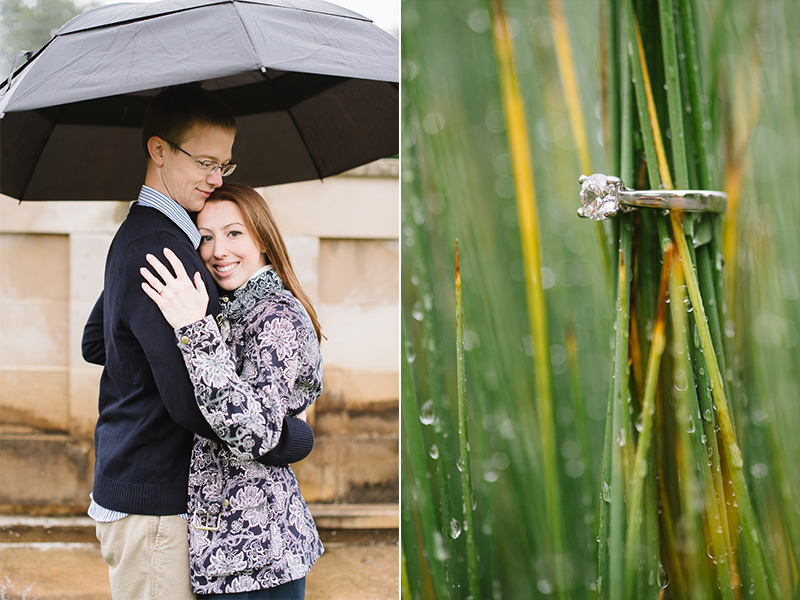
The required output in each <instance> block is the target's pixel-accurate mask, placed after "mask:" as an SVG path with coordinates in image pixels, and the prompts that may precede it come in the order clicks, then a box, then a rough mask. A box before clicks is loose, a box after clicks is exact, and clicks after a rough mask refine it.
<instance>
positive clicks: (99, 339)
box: [83, 204, 313, 515]
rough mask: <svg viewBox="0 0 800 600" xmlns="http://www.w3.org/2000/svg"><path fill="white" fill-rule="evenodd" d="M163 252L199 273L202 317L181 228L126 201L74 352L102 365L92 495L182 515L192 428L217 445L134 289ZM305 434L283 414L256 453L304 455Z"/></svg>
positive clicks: (212, 288) (158, 317) (277, 459)
mask: <svg viewBox="0 0 800 600" xmlns="http://www.w3.org/2000/svg"><path fill="white" fill-rule="evenodd" d="M164 248H170V249H171V250H172V251H173V252H175V254H176V255H177V256H178V258H180V259H181V261H182V262H183V264H184V266H185V268H186V272H187V273H188V274H189V276H190V277H191V276H193V274H194V273H195V272H196V271H199V272H200V273H201V274H202V277H203V280H204V282H205V284H206V288H207V289H208V292H209V307H208V314H215V315H216V313H217V312H218V309H219V299H218V296H217V288H216V285H215V283H214V281H213V279H212V278H211V275H210V274H209V273H208V270H207V269H206V268H205V266H204V265H203V263H202V262H201V260H200V257H199V255H198V254H197V251H196V250H195V249H194V247H193V246H192V244H191V242H190V241H189V239H188V238H187V237H186V234H185V233H183V231H181V229H180V228H179V227H178V226H177V225H176V224H175V223H173V222H172V221H171V220H170V219H169V218H168V217H167V216H165V215H164V214H162V213H161V212H159V211H158V210H156V209H153V208H148V207H143V206H139V205H137V204H134V205H133V206H132V207H131V210H130V213H129V214H128V217H127V219H126V220H125V222H124V223H123V224H122V225H121V226H120V228H119V231H117V234H116V236H115V237H114V241H113V242H112V243H111V247H110V249H109V252H108V258H107V260H106V272H105V290H104V292H103V294H102V295H101V297H100V300H98V303H97V305H96V306H95V309H94V310H93V311H92V315H91V316H90V318H89V322H88V323H87V325H86V329H85V330H84V338H83V354H84V358H85V359H86V360H87V361H89V362H93V363H97V364H104V365H105V368H104V369H103V375H102V377H101V380H100V399H99V411H100V416H99V418H98V421H97V427H96V429H95V453H96V462H95V473H94V489H93V498H94V500H95V502H97V503H98V504H99V505H101V506H103V507H104V508H108V509H111V510H116V511H120V512H126V513H133V514H140V515H174V514H180V513H183V512H186V501H187V496H188V474H189V458H190V452H191V447H192V439H193V433H198V434H200V435H202V436H203V437H206V438H210V439H213V440H215V441H218V438H217V437H216V435H215V434H214V433H213V431H212V429H211V427H210V426H209V425H208V423H206V421H205V419H204V418H203V415H202V413H201V412H200V409H199V408H198V407H197V403H196V402H195V397H194V390H193V388H192V384H191V382H190V381H189V376H188V374H187V372H186V366H185V365H184V363H183V358H182V357H181V354H180V351H179V350H178V348H177V346H176V343H175V334H174V332H173V330H172V327H170V325H169V324H168V323H167V322H166V320H165V319H164V317H163V316H162V314H161V311H160V310H159V308H158V306H156V304H155V302H153V301H152V300H150V298H148V297H147V295H146V294H145V293H144V291H142V287H141V284H142V281H143V278H142V276H141V274H140V273H139V269H140V267H144V266H149V265H148V263H147V261H146V260H145V255H146V254H148V253H150V254H154V255H155V256H156V257H158V258H159V259H160V260H161V261H162V262H163V263H164V264H167V265H168V264H169V263H168V262H167V260H166V259H165V258H164V255H163V249H164ZM312 445H313V435H312V434H311V429H310V428H309V427H308V425H307V424H306V423H305V422H303V421H302V420H300V419H294V418H287V419H285V420H284V427H283V431H282V435H281V440H280V442H279V444H278V447H277V448H275V449H274V450H272V451H271V452H270V453H269V454H267V455H265V456H264V457H262V459H261V460H260V462H264V463H265V464H281V463H285V462H293V461H296V460H300V459H302V458H304V457H305V456H307V455H308V453H309V452H310V451H311V446H312Z"/></svg>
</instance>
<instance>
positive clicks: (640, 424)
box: [636, 414, 644, 433]
mask: <svg viewBox="0 0 800 600" xmlns="http://www.w3.org/2000/svg"><path fill="white" fill-rule="evenodd" d="M642 429H644V414H640V415H639V417H638V418H637V419H636V431H638V432H640V433H641V431H642Z"/></svg>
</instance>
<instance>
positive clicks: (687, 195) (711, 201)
mask: <svg viewBox="0 0 800 600" xmlns="http://www.w3.org/2000/svg"><path fill="white" fill-rule="evenodd" d="M580 182H581V207H580V208H579V209H578V216H581V217H586V218H589V219H594V220H595V221H603V220H605V219H608V218H609V217H613V216H614V215H615V214H617V213H618V212H628V211H631V210H633V209H635V208H661V209H666V210H685V211H688V212H713V213H723V212H725V207H726V205H727V201H728V196H727V194H725V193H724V192H709V191H702V190H630V189H628V188H626V187H625V184H623V183H622V180H621V179H620V178H619V177H614V176H612V175H603V174H602V173H595V174H594V175H589V176H588V177H587V176H586V175H581V177H580Z"/></svg>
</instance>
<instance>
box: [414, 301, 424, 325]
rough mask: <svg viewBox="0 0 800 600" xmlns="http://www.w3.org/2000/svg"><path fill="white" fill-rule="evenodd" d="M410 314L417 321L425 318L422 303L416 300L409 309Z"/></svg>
mask: <svg viewBox="0 0 800 600" xmlns="http://www.w3.org/2000/svg"><path fill="white" fill-rule="evenodd" d="M411 316H412V317H414V319H415V320H417V321H422V319H424V318H425V315H424V314H423V313H422V305H421V304H420V302H419V301H417V302H416V303H415V304H414V308H413V309H411Z"/></svg>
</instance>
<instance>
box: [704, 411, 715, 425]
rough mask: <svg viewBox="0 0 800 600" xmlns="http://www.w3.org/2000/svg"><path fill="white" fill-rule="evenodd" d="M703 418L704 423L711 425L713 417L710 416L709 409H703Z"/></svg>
mask: <svg viewBox="0 0 800 600" xmlns="http://www.w3.org/2000/svg"><path fill="white" fill-rule="evenodd" d="M703 418H704V419H705V420H706V421H708V422H709V423H711V421H712V420H713V416H712V415H711V409H710V408H707V409H705V410H704V411H703Z"/></svg>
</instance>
